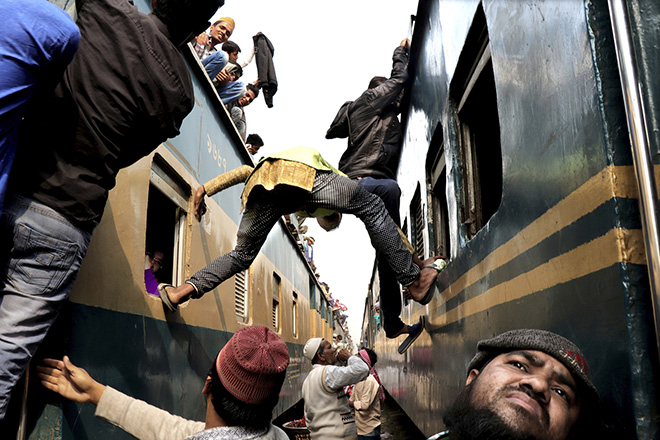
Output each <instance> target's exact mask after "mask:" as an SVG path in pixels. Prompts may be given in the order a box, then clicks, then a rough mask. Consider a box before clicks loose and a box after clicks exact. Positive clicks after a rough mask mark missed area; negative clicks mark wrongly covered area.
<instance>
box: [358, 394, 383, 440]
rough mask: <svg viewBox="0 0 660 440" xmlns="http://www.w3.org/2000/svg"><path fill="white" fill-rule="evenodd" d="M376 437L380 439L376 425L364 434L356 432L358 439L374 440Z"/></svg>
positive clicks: (378, 427) (378, 428)
mask: <svg viewBox="0 0 660 440" xmlns="http://www.w3.org/2000/svg"><path fill="white" fill-rule="evenodd" d="M376 398H378V397H376ZM376 439H380V426H377V427H376V429H374V430H373V431H371V432H370V433H369V434H365V435H359V434H358V440H376Z"/></svg>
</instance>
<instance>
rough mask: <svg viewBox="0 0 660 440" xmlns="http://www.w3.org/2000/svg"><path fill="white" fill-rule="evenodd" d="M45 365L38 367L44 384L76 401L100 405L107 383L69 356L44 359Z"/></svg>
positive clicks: (38, 373) (38, 372) (39, 375)
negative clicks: (76, 363)
mask: <svg viewBox="0 0 660 440" xmlns="http://www.w3.org/2000/svg"><path fill="white" fill-rule="evenodd" d="M44 364H45V365H43V366H42V365H40V366H38V367H37V376H38V377H39V379H40V380H41V383H42V384H43V386H45V387H46V388H48V389H49V390H51V391H55V392H56V393H57V394H59V395H61V396H62V397H65V398H67V399H69V400H73V401H74V402H80V403H93V404H94V405H98V403H99V400H101V395H103V392H104V391H105V385H102V384H100V383H98V382H97V381H95V380H94V379H93V378H92V376H90V375H89V373H87V371H85V369H84V368H79V367H76V366H75V365H73V364H72V363H71V361H70V360H69V357H68V356H64V359H62V360H61V361H58V360H57V359H44Z"/></svg>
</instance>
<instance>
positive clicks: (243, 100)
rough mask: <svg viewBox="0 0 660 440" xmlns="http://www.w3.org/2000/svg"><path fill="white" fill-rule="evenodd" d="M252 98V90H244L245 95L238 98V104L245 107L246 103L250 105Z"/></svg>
mask: <svg viewBox="0 0 660 440" xmlns="http://www.w3.org/2000/svg"><path fill="white" fill-rule="evenodd" d="M253 100H254V92H253V91H252V90H248V91H247V92H245V95H243V96H241V97H240V98H238V105H240V106H241V107H245V106H246V105H250V103H251V102H252V101H253Z"/></svg>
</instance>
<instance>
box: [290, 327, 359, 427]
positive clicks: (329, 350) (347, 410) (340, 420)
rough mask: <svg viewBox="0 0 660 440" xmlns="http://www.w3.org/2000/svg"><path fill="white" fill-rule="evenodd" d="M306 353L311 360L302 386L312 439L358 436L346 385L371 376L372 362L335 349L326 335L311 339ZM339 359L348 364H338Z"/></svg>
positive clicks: (307, 422)
mask: <svg viewBox="0 0 660 440" xmlns="http://www.w3.org/2000/svg"><path fill="white" fill-rule="evenodd" d="M303 355H304V356H305V357H306V358H307V359H309V360H310V361H311V362H312V371H310V372H309V374H308V375H307V377H306V378H305V381H304V382H303V386H302V398H303V400H304V401H305V422H306V424H307V428H308V429H309V432H310V434H311V437H312V440H344V439H357V428H356V425H355V418H354V417H353V411H351V407H350V406H349V403H348V395H347V394H346V392H345V391H344V387H345V386H348V385H353V384H356V383H358V382H360V381H362V380H363V379H365V378H366V377H367V376H368V375H369V365H368V364H367V361H365V360H364V359H362V358H361V357H360V356H357V355H356V356H351V353H350V352H349V351H348V350H346V349H345V348H342V349H340V350H336V349H335V348H334V347H333V346H332V344H331V343H330V342H329V341H326V340H325V339H323V338H311V339H309V340H308V341H307V343H306V344H305V348H304V349H303ZM337 361H340V362H342V363H343V362H346V365H345V366H342V365H335V364H337Z"/></svg>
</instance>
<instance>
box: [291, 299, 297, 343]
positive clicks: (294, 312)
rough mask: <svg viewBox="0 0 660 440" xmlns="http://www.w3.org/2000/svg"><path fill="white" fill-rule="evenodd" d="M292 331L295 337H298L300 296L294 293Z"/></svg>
mask: <svg viewBox="0 0 660 440" xmlns="http://www.w3.org/2000/svg"><path fill="white" fill-rule="evenodd" d="M291 316H292V318H291V331H292V332H293V337H294V338H297V337H298V294H297V293H296V292H293V304H292V306H291Z"/></svg>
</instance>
